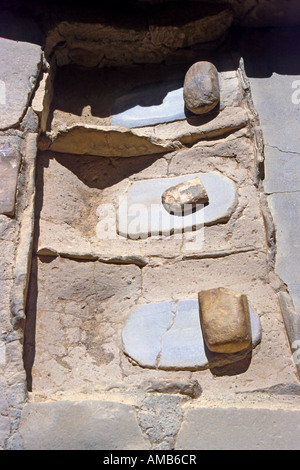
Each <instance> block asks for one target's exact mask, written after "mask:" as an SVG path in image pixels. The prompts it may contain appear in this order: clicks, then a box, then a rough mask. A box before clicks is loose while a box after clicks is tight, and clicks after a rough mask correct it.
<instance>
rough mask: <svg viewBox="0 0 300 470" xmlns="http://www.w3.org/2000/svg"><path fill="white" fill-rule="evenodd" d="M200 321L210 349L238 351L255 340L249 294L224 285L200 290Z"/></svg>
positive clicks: (220, 351) (226, 351)
mask: <svg viewBox="0 0 300 470" xmlns="http://www.w3.org/2000/svg"><path fill="white" fill-rule="evenodd" d="M198 298H199V308H200V321H201V325H202V330H203V336H204V339H205V342H206V345H207V347H208V349H209V350H210V351H212V352H217V353H235V352H238V351H242V350H243V349H246V348H247V347H248V346H249V345H250V344H251V340H252V334H251V323H250V315H249V307H248V301H247V297H246V296H245V295H242V294H239V293H237V292H234V291H231V290H229V289H225V288H223V287H221V288H217V289H211V290H207V291H202V292H199V294H198Z"/></svg>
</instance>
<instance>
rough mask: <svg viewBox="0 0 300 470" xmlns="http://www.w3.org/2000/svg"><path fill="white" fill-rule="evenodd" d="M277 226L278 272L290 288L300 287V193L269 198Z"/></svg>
mask: <svg viewBox="0 0 300 470" xmlns="http://www.w3.org/2000/svg"><path fill="white" fill-rule="evenodd" d="M268 201H269V205H270V209H271V212H272V215H273V219H274V223H275V226H276V229H277V230H276V240H277V256H276V271H277V273H278V274H279V276H280V277H281V279H282V280H283V281H284V282H285V283H286V284H288V285H289V286H290V285H291V286H300V271H299V265H300V248H299V246H300V245H299V240H300V210H299V208H300V192H294V193H293V192H292V193H280V194H279V193H275V194H271V195H270V196H269V197H268Z"/></svg>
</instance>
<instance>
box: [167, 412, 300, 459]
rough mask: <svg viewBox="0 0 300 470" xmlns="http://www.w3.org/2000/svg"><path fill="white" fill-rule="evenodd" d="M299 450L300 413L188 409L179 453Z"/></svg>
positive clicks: (178, 448)
mask: <svg viewBox="0 0 300 470" xmlns="http://www.w3.org/2000/svg"><path fill="white" fill-rule="evenodd" d="M181 449H190V450H300V411H299V410H284V409H264V408H259V409H247V408H244V409H238V408H198V409H197V408H193V409H189V410H186V412H185V420H184V422H183V425H182V426H181V429H180V431H179V434H178V438H177V443H176V450H181Z"/></svg>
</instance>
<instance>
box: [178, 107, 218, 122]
mask: <svg viewBox="0 0 300 470" xmlns="http://www.w3.org/2000/svg"><path fill="white" fill-rule="evenodd" d="M219 112H220V103H219V104H218V105H217V106H216V107H215V108H214V109H213V110H212V111H210V112H209V113H207V114H201V115H196V114H193V113H192V112H191V111H189V110H188V109H187V108H185V115H186V120H187V122H188V123H189V124H190V126H195V127H198V126H204V125H205V124H208V123H209V122H210V121H213V120H214V119H216V117H217V116H218V114H219Z"/></svg>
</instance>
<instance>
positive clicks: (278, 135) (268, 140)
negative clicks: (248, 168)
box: [250, 56, 300, 153]
mask: <svg viewBox="0 0 300 470" xmlns="http://www.w3.org/2000/svg"><path fill="white" fill-rule="evenodd" d="M280 58H281V56H279V59H278V60H280ZM280 68H281V67H280ZM297 80H299V76H296V75H286V74H284V73H282V75H279V74H278V73H273V74H272V76H271V77H267V78H264V79H261V78H250V81H251V91H252V95H253V100H254V105H255V107H256V109H257V111H258V113H259V118H260V122H261V126H262V129H263V134H264V142H265V145H267V146H270V147H275V148H277V149H279V150H281V151H283V152H286V153H290V152H297V153H300V140H299V137H298V134H297V129H299V126H300V104H294V103H293V101H292V98H293V93H294V92H295V91H296V90H295V88H293V84H294V82H295V81H297Z"/></svg>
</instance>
